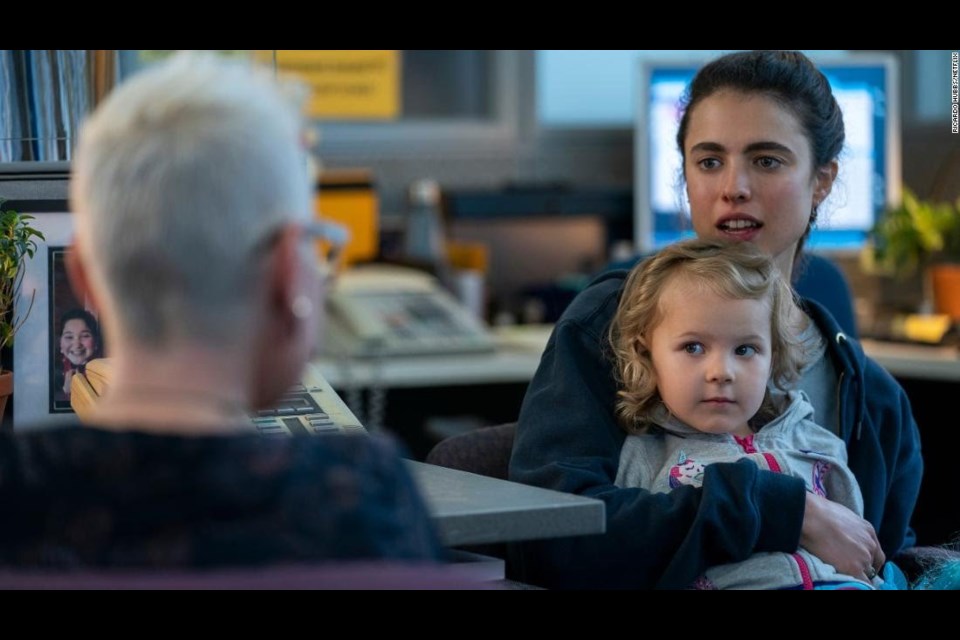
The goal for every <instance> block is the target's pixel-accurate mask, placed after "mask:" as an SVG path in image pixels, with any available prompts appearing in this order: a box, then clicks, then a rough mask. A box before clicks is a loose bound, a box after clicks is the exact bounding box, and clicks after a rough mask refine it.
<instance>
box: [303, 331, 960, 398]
mask: <svg viewBox="0 0 960 640" xmlns="http://www.w3.org/2000/svg"><path fill="white" fill-rule="evenodd" d="M550 331H551V328H550V327H547V326H537V327H529V328H528V327H509V328H505V329H498V330H496V331H495V335H496V338H497V344H498V349H497V351H496V352H493V353H479V354H450V355H433V356H408V357H402V358H385V359H382V360H380V361H378V362H371V361H369V360H366V361H365V360H362V359H351V360H347V361H340V362H338V361H336V360H332V359H330V358H322V359H320V360H317V361H315V362H314V364H316V365H317V366H318V367H319V368H320V371H321V373H322V374H323V375H324V377H326V379H327V380H328V381H329V382H330V384H331V385H333V386H334V387H335V388H338V389H342V388H345V387H350V386H358V387H370V386H381V387H386V388H390V389H393V388H404V387H434V386H453V385H471V384H499V383H526V382H530V380H531V379H532V378H533V374H534V373H536V371H537V367H538V366H539V365H540V355H541V354H542V353H543V349H544V347H545V346H546V344H547V339H548V338H549V336H550ZM862 344H863V348H864V350H865V351H866V352H867V355H868V356H870V357H871V358H873V359H874V360H876V361H877V362H878V363H879V364H880V365H881V366H883V367H884V368H886V369H887V371H889V372H890V373H892V374H893V375H894V376H900V377H904V378H914V379H920V380H943V381H954V382H960V352H958V351H957V349H956V348H953V347H928V346H922V345H911V344H902V343H895V342H881V341H878V340H866V339H865V340H863V341H862Z"/></svg>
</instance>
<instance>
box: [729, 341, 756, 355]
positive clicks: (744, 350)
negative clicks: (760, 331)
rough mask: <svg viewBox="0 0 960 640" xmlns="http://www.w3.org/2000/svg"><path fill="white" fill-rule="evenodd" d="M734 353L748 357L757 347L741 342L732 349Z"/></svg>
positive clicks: (754, 352) (753, 353)
mask: <svg viewBox="0 0 960 640" xmlns="http://www.w3.org/2000/svg"><path fill="white" fill-rule="evenodd" d="M734 353H736V354H737V355H738V356H746V357H750V356H752V355H755V354H756V353H757V348H756V347H754V346H752V345H749V344H742V345H740V346H739V347H737V348H736V349H735V350H734Z"/></svg>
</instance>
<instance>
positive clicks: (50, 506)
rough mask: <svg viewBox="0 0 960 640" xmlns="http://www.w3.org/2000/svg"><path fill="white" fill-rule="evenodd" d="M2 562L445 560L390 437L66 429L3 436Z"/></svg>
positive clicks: (0, 457)
mask: <svg viewBox="0 0 960 640" xmlns="http://www.w3.org/2000/svg"><path fill="white" fill-rule="evenodd" d="M0 523H2V524H0V564H2V565H6V566H19V567H59V568H68V567H90V566H96V567H147V566H150V567H183V566H193V567H213V566H229V565H251V564H268V563H279V562H293V561H321V560H331V559H359V558H391V559H400V560H403V559H409V560H427V561H431V560H438V559H440V558H441V557H442V555H443V549H442V547H441V545H440V542H439V539H438V537H437V534H436V531H435V528H434V525H433V523H432V522H431V520H430V518H429V515H428V513H427V509H426V506H425V504H424V501H423V499H422V498H421V496H420V494H419V492H418V491H417V489H416V487H415V485H414V483H413V480H412V478H411V477H410V474H409V473H408V472H407V470H406V468H405V466H404V463H403V461H402V460H401V459H400V457H399V456H398V453H397V449H396V447H395V446H394V445H393V444H392V443H391V442H390V441H387V440H383V439H378V438H373V437H365V436H323V437H302V438H285V439H264V438H261V437H260V436H257V435H250V436H247V435H240V436H202V437H181V436H161V435H148V434H145V433H137V432H135V431H128V432H115V431H106V430H102V429H95V428H89V427H84V428H61V429H52V430H44V431H33V432H26V433H20V434H15V435H10V434H5V435H2V436H0Z"/></svg>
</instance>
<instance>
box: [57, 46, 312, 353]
mask: <svg viewBox="0 0 960 640" xmlns="http://www.w3.org/2000/svg"><path fill="white" fill-rule="evenodd" d="M302 135H303V123H302V121H301V118H300V116H299V113H298V110H297V108H296V105H295V103H294V101H293V100H291V99H290V97H289V96H287V95H285V94H284V92H283V91H282V88H281V87H280V85H279V84H278V83H276V82H275V81H273V80H272V79H271V78H270V76H269V74H268V73H267V72H265V71H263V70H258V69H254V68H251V66H250V65H249V64H246V63H239V62H237V61H226V60H222V59H218V58H215V57H213V56H211V55H209V54H206V55H204V54H198V53H189V54H188V53H181V54H177V55H175V56H173V57H172V58H171V59H170V60H167V61H165V62H163V63H159V64H157V65H156V66H154V67H152V68H149V69H147V70H145V71H142V72H140V73H139V74H137V75H136V76H134V77H133V78H131V79H130V80H129V81H127V82H125V83H123V84H122V85H120V86H119V87H118V88H117V89H116V90H115V91H114V92H113V93H112V94H111V95H110V96H109V97H108V99H107V100H106V101H105V102H104V103H103V104H102V105H101V106H100V107H99V108H98V109H97V110H96V112H94V114H93V115H92V116H91V117H90V118H89V119H88V120H87V121H86V122H85V123H84V126H83V128H82V130H81V133H80V139H79V144H78V148H77V154H76V160H75V163H74V169H75V171H74V176H73V183H74V184H73V185H72V188H73V192H72V197H73V199H74V203H73V204H74V206H75V207H76V208H77V209H78V211H79V212H80V213H81V215H82V216H85V220H84V221H85V223H86V224H87V225H88V226H87V228H86V231H87V232H88V233H89V238H88V239H89V248H90V249H92V256H91V257H92V258H93V259H94V260H95V261H96V266H97V267H98V268H99V269H100V270H101V275H102V277H103V281H104V283H105V286H106V287H107V288H108V289H109V292H110V294H111V295H112V296H113V297H114V299H115V300H116V302H117V304H116V309H117V313H118V315H119V317H118V318H117V320H118V321H119V322H120V324H121V326H122V327H123V329H124V330H125V332H126V333H127V334H128V335H129V337H131V338H133V339H136V340H138V341H141V342H143V343H144V344H147V345H153V346H159V345H162V344H164V343H166V342H167V341H168V340H170V339H171V338H174V337H187V338H191V339H203V340H208V341H210V340H212V341H225V340H229V339H230V338H231V337H234V338H236V337H238V335H239V333H240V332H242V331H243V330H244V329H245V328H246V327H247V326H248V324H246V323H249V321H250V317H249V316H250V315H251V306H250V304H251V301H252V295H253V294H252V292H253V291H256V290H257V288H258V286H259V283H260V277H261V273H260V272H261V270H260V269H258V263H259V262H260V261H259V260H258V259H257V258H258V256H257V255H255V253H256V249H257V247H258V246H262V243H263V242H264V241H265V240H266V239H267V237H268V236H269V234H270V233H271V232H272V231H273V230H275V229H277V228H279V227H280V225H282V224H283V223H284V222H287V221H292V220H301V221H303V220H307V219H309V218H310V217H311V209H312V204H311V202H312V200H311V193H312V185H311V179H310V177H309V175H308V171H307V163H306V160H305V155H304V150H303V144H302ZM258 243H261V244H258Z"/></svg>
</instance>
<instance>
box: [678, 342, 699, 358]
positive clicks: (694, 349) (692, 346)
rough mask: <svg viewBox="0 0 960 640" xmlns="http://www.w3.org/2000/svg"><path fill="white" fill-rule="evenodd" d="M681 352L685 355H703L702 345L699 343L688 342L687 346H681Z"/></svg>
mask: <svg viewBox="0 0 960 640" xmlns="http://www.w3.org/2000/svg"><path fill="white" fill-rule="evenodd" d="M683 350H684V351H686V352H687V353H690V354H694V355H697V354H700V353H703V345H702V344H700V343H699V342H688V343H687V344H685V345H683Z"/></svg>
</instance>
